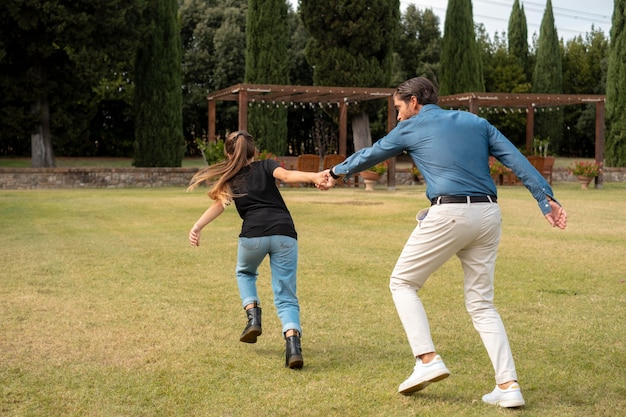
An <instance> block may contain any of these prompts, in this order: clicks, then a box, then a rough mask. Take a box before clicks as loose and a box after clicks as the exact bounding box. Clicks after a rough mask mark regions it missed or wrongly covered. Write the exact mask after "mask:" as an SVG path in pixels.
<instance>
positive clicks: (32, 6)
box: [0, 0, 144, 156]
mask: <svg viewBox="0 0 626 417" xmlns="http://www.w3.org/2000/svg"><path fill="white" fill-rule="evenodd" d="M143 4H144V0H132V1H126V0H102V1H97V2H94V1H88V0H77V1H73V2H67V1H61V0H45V1H35V0H12V1H5V2H1V3H0V21H2V25H1V26H0V39H2V41H0V51H2V52H1V53H0V108H1V109H2V110H3V111H2V112H0V143H2V146H0V153H2V154H18V155H25V154H27V153H28V152H29V151H31V153H32V154H33V156H34V155H35V154H37V153H40V152H42V151H43V149H42V146H43V147H46V148H47V149H46V152H47V153H49V154H50V155H53V150H52V148H53V147H54V148H56V149H58V153H59V154H60V155H64V154H66V155H67V154H69V155H72V154H75V153H77V152H87V153H92V154H93V153H95V152H96V151H95V148H96V141H97V138H94V137H93V136H91V135H90V132H89V127H90V120H91V119H92V118H93V116H94V114H95V113H96V107H97V103H98V100H99V96H98V94H97V93H96V92H95V91H94V90H95V89H96V86H97V85H99V84H100V83H101V81H102V80H106V79H115V78H116V77H117V74H116V73H117V71H119V70H120V68H124V70H125V71H128V70H129V69H130V65H128V63H129V62H131V61H132V55H133V52H134V47H135V45H136V42H137V38H138V33H139V30H140V29H141V28H140V25H139V24H138V21H139V15H140V13H141V10H142V8H143ZM124 63H126V64H124ZM34 108H39V109H41V110H42V111H43V113H34V112H33V109H34ZM46 108H49V117H48V115H47V114H46V113H45V109H46ZM48 120H49V122H48ZM35 131H41V132H43V134H42V136H45V137H46V138H44V140H43V142H41V143H40V144H38V145H37V146H36V147H35V148H34V149H31V146H30V145H31V137H30V135H31V133H33V132H35Z"/></svg>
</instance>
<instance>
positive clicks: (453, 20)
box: [439, 0, 485, 96]
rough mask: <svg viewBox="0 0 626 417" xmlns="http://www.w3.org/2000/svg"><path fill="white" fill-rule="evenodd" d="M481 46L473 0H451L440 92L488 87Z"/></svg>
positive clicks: (444, 43)
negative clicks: (475, 28) (476, 29)
mask: <svg viewBox="0 0 626 417" xmlns="http://www.w3.org/2000/svg"><path fill="white" fill-rule="evenodd" d="M482 65H483V64H482V61H481V56H480V50H479V47H478V43H477V41H476V33H475V31H474V19H473V15H472V2H471V1H470V0H450V1H448V8H447V9H446V21H445V23H444V30H443V45H442V49H441V71H440V72H441V77H440V85H439V94H440V95H442V96H445V95H448V94H456V93H463V92H468V91H478V92H480V91H485V80H484V78H483V66H482Z"/></svg>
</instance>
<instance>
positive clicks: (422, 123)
mask: <svg viewBox="0 0 626 417" xmlns="http://www.w3.org/2000/svg"><path fill="white" fill-rule="evenodd" d="M393 99H394V105H395V108H396V110H397V112H398V121H399V123H398V125H397V126H396V128H395V129H393V130H392V131H391V132H389V134H388V135H387V136H385V137H383V138H382V139H380V140H379V141H377V142H376V143H375V144H374V145H373V146H371V147H369V148H364V149H361V150H360V151H358V152H356V153H354V154H353V155H351V156H350V157H349V158H347V159H346V160H345V161H344V162H342V163H340V164H338V165H336V166H334V167H332V168H331V169H330V170H327V173H328V175H329V177H328V180H327V183H326V186H325V187H322V188H323V189H328V188H331V187H332V186H334V185H335V182H336V180H338V179H340V178H341V177H343V176H349V175H351V174H354V173H357V172H360V171H363V170H365V169H367V168H369V167H371V166H373V165H376V164H377V163H379V162H381V161H384V160H386V159H389V158H391V157H394V156H396V155H398V154H399V153H401V152H402V151H406V152H407V153H408V154H409V155H410V156H411V158H412V159H413V161H414V162H415V165H416V166H417V167H418V168H419V170H420V172H421V173H422V174H423V176H424V179H425V180H426V183H427V184H428V187H427V189H426V194H427V197H428V198H429V199H430V201H431V207H430V208H429V209H428V212H427V213H426V215H425V217H424V215H423V213H420V214H421V215H419V216H418V225H417V227H416V228H415V230H414V231H413V233H412V234H411V236H410V237H409V240H408V241H407V243H406V244H405V246H404V249H403V250H402V253H401V254H400V257H399V259H398V261H397V263H396V266H395V267H394V269H393V272H392V273H391V278H390V285H389V287H390V290H391V293H392V297H393V301H394V303H395V306H396V309H397V311H398V315H399V317H400V321H401V322H402V325H403V327H404V330H405V332H406V335H407V338H408V341H409V345H410V346H411V350H412V351H413V355H414V356H415V358H416V364H415V368H414V370H413V373H412V375H411V376H410V377H409V378H408V379H407V380H406V381H404V382H403V383H402V384H400V387H399V389H398V391H399V392H400V393H402V394H409V393H412V392H415V391H419V390H422V389H424V388H425V387H426V386H428V385H429V384H430V383H433V382H437V381H441V380H442V379H445V378H447V377H448V376H449V375H450V372H449V371H448V369H447V368H446V366H445V365H444V363H443V361H442V359H441V357H440V356H439V355H438V354H437V352H436V350H435V345H434V343H433V341H432V338H431V335H430V328H429V324H428V318H427V316H426V312H425V310H424V307H423V305H422V302H421V301H420V299H419V297H418V295H417V291H419V290H420V289H421V288H422V286H423V285H424V283H425V282H426V280H427V279H428V277H429V276H430V275H431V274H432V273H433V272H435V271H436V270H437V269H438V268H439V267H440V266H441V265H443V264H444V263H445V262H446V261H447V260H448V259H449V258H451V257H452V256H454V255H456V256H458V258H459V259H460V260H461V264H462V266H463V271H464V292H465V305H466V308H467V311H468V312H469V314H470V316H471V318H472V321H473V324H474V327H475V328H476V330H477V331H478V333H479V334H480V336H481V339H482V341H483V344H484V346H485V348H486V350H487V353H488V355H489V358H490V359H491V362H492V364H493V367H494V370H495V379H496V384H497V385H496V387H495V388H494V390H493V391H492V392H491V393H489V394H486V395H485V396H483V398H482V399H483V401H484V402H486V403H489V404H494V405H498V406H500V407H521V406H523V405H524V398H523V396H522V392H521V389H520V387H519V384H518V383H517V373H516V370H515V364H514V361H513V355H512V353H511V349H510V347H509V341H508V337H507V334H506V331H505V329H504V325H503V323H502V319H501V318H500V315H499V314H498V312H497V311H496V308H495V306H494V303H493V298H494V286H493V285H494V270H495V262H496V255H497V250H498V244H499V242H500V233H501V214H500V208H499V206H498V204H497V190H496V186H495V184H494V182H493V180H492V178H491V175H490V172H489V156H490V155H493V156H494V157H495V158H496V159H498V160H499V161H500V162H502V163H503V164H504V165H506V166H507V167H509V168H511V170H512V171H513V173H514V174H515V175H516V176H517V177H518V178H520V180H521V181H522V182H523V183H524V185H525V186H526V187H527V188H528V189H529V190H530V192H531V193H532V195H533V197H534V198H535V199H536V200H537V202H538V203H539V208H540V209H541V211H542V212H543V214H544V216H545V218H546V220H547V221H548V222H549V223H550V224H551V225H552V226H553V227H558V228H560V229H564V228H565V227H566V225H567V214H566V212H565V210H564V209H563V208H561V206H560V204H559V203H558V202H557V201H556V200H555V198H554V196H553V193H552V188H551V187H550V185H549V184H548V183H547V181H546V180H545V179H544V178H543V176H541V175H540V174H539V172H537V170H536V169H535V168H533V166H532V165H531V164H530V163H529V162H528V160H527V159H526V158H525V157H524V156H523V155H522V154H521V153H520V152H519V151H518V150H517V149H516V148H515V146H514V145H513V144H512V143H511V142H510V141H509V140H508V139H507V138H506V137H504V136H503V135H502V134H501V133H500V132H499V131H498V130H497V129H496V128H495V127H494V126H492V125H491V124H489V122H487V121H486V120H485V119H482V118H480V117H478V116H476V115H473V114H471V113H469V112H464V111H453V110H443V109H441V108H440V107H439V106H437V100H438V98H437V89H436V88H435V86H434V85H433V84H432V83H431V82H430V81H429V80H427V79H425V78H422V77H418V78H413V79H410V80H408V81H406V82H404V83H402V84H401V85H400V86H399V87H398V88H397V90H396V91H395V93H394V97H393Z"/></svg>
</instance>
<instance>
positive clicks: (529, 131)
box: [526, 103, 535, 155]
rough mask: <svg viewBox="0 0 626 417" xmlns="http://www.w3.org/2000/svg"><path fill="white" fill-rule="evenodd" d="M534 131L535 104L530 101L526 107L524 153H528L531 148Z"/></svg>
mask: <svg viewBox="0 0 626 417" xmlns="http://www.w3.org/2000/svg"><path fill="white" fill-rule="evenodd" d="M534 132H535V106H534V105H533V104H532V103H531V104H529V105H528V106H527V107H526V155H530V151H531V150H532V148H533V138H534Z"/></svg>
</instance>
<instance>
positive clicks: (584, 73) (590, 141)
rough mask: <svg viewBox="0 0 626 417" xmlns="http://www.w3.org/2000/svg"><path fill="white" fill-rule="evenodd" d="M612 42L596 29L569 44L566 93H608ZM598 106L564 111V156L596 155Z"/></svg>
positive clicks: (564, 80)
mask: <svg viewBox="0 0 626 417" xmlns="http://www.w3.org/2000/svg"><path fill="white" fill-rule="evenodd" d="M608 51H609V42H608V39H607V38H606V37H605V36H604V33H603V32H602V31H599V30H595V29H593V28H592V30H591V32H590V33H587V34H586V36H585V37H582V36H577V37H575V38H573V39H570V40H569V41H568V42H567V43H566V44H565V50H564V54H563V93H565V94H604V92H605V83H606V70H607V57H608ZM595 129H596V106H595V105H594V104H589V105H585V106H567V107H565V108H564V109H563V141H562V142H561V145H560V147H559V148H558V153H559V154H560V155H570V156H577V157H593V156H594V154H595V134H594V133H595Z"/></svg>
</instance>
